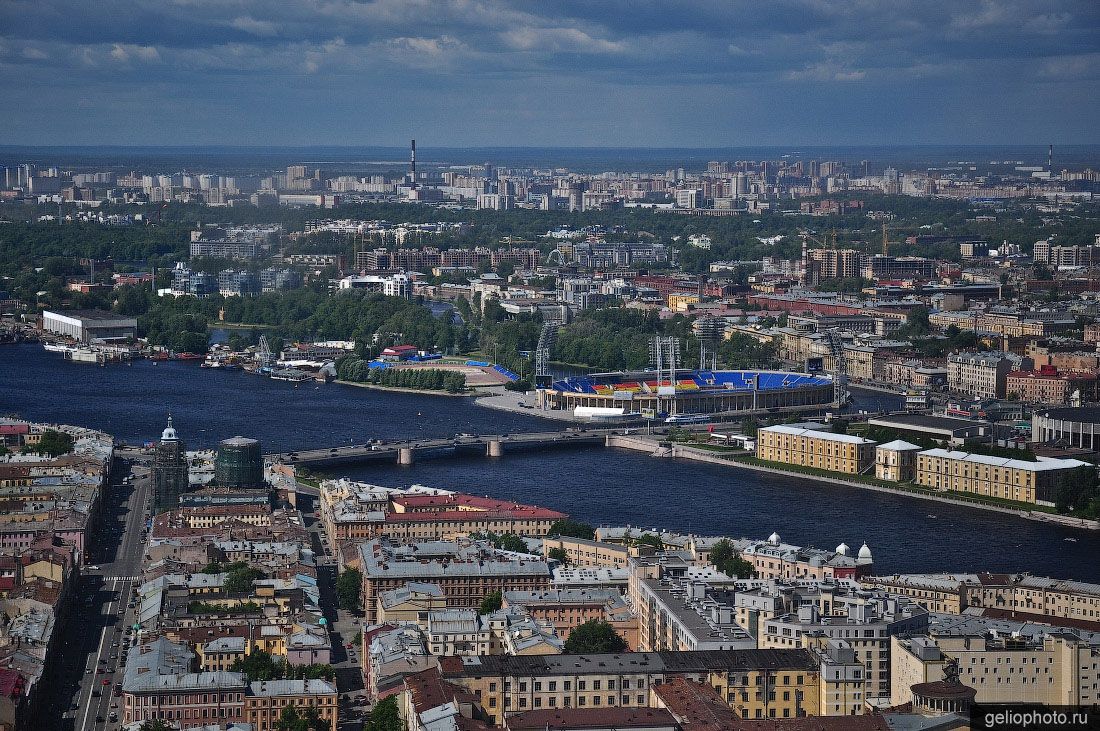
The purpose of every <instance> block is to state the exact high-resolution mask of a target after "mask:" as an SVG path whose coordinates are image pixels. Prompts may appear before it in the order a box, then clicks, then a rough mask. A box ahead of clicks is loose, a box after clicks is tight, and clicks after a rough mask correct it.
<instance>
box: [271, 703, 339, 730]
mask: <svg viewBox="0 0 1100 731" xmlns="http://www.w3.org/2000/svg"><path fill="white" fill-rule="evenodd" d="M328 728H329V724H328V723H327V722H326V721H324V720H323V719H322V718H321V716H320V715H319V714H318V713H317V709H316V708H313V707H308V708H306V709H305V710H302V711H299V710H298V709H297V708H296V707H295V706H286V707H285V708H283V712H282V713H280V714H279V720H278V721H277V722H276V724H275V731H327V729H328Z"/></svg>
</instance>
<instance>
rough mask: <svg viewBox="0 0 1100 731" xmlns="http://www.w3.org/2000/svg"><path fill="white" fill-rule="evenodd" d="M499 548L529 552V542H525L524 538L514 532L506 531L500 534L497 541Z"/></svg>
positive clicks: (516, 551)
mask: <svg viewBox="0 0 1100 731" xmlns="http://www.w3.org/2000/svg"><path fill="white" fill-rule="evenodd" d="M497 548H501V549H504V550H505V551H513V552H515V553H527V552H528V551H527V544H526V543H524V542H523V539H522V538H520V537H519V536H517V535H515V534H514V533H505V534H504V535H502V536H500V539H499V541H498V542H497Z"/></svg>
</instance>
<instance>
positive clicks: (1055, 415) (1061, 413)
mask: <svg viewBox="0 0 1100 731" xmlns="http://www.w3.org/2000/svg"><path fill="white" fill-rule="evenodd" d="M1097 432H1100V406H1080V407H1062V408H1055V409H1043V410H1041V411H1036V412H1035V413H1034V414H1032V416H1031V441H1033V442H1037V443H1039V444H1052V445H1055V446H1060V447H1077V448H1079V449H1088V450H1092V451H1097V450H1100V439H1097Z"/></svg>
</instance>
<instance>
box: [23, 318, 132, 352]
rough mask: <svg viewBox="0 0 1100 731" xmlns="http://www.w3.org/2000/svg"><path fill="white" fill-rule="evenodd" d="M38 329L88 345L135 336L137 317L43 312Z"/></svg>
mask: <svg viewBox="0 0 1100 731" xmlns="http://www.w3.org/2000/svg"><path fill="white" fill-rule="evenodd" d="M42 329H43V330H44V331H46V332H48V333H54V334H56V335H63V336H64V337H67V338H72V339H73V340H76V341H78V342H81V343H83V344H84V345H88V344H89V343H93V342H96V341H100V340H126V339H129V338H135V337H137V318H136V317H123V316H122V315H116V314H115V313H113V312H108V311H106V310H65V311H61V310H45V311H44V312H43V313H42Z"/></svg>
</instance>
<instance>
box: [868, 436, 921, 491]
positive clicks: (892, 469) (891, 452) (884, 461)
mask: <svg viewBox="0 0 1100 731" xmlns="http://www.w3.org/2000/svg"><path fill="white" fill-rule="evenodd" d="M919 451H920V447H918V446H917V445H916V444H910V443H909V442H905V441H902V440H901V439H895V440H894V441H892V442H887V443H886V444H880V445H878V446H877V447H875V477H877V478H878V479H880V480H890V481H891V482H912V481H913V480H914V479H915V478H916V476H917V452H919Z"/></svg>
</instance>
